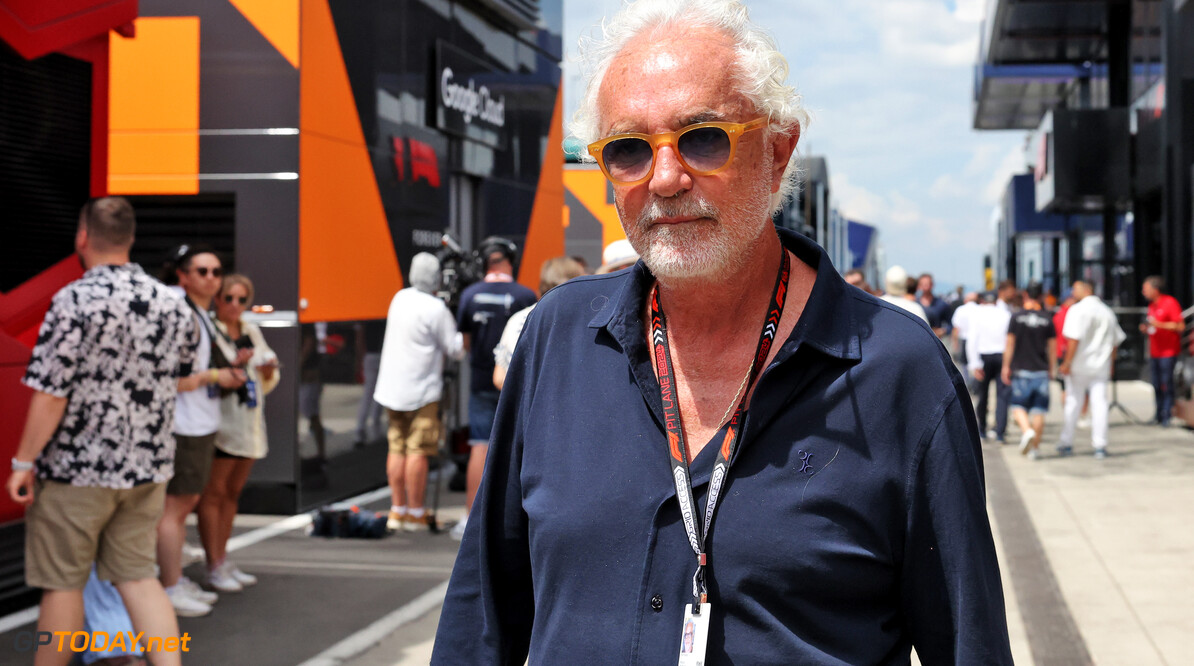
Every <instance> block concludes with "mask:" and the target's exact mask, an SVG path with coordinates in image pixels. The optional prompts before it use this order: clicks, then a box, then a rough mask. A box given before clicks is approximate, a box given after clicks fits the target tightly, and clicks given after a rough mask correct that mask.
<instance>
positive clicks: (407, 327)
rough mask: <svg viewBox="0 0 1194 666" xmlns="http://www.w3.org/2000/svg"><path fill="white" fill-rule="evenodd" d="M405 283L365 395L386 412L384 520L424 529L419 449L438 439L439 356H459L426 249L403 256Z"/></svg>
mask: <svg viewBox="0 0 1194 666" xmlns="http://www.w3.org/2000/svg"><path fill="white" fill-rule="evenodd" d="M410 284H411V286H409V287H407V288H406V289H402V290H400V291H399V292H398V293H397V294H394V298H393V300H391V301H390V311H389V313H388V315H387V317H386V335H385V341H384V342H383V343H382V347H381V365H380V369H379V370H378V375H377V388H376V389H375V390H374V393H373V399H374V400H376V401H377V402H378V404H380V405H382V406H383V407H385V408H386V413H387V414H388V416H389V429H388V431H387V433H386V435H387V438H388V439H389V444H390V452H389V455H387V456H386V476H387V477H388V479H389V482H390V515H389V519H388V520H387V521H386V527H388V528H389V529H391V530H397V529H403V530H406V531H408V532H414V531H418V530H425V529H427V528H428V526H429V525H430V522H431V520H432V517H431V516H428V515H427V513H426V510H425V509H424V508H423V495H424V494H425V491H426V489H427V467H428V466H427V456H434V455H435V454H436V452H437V450H438V447H439V435H440V415H439V400H440V397H441V395H442V393H443V390H444V377H443V375H444V357H446V356H450V357H452V358H455V359H460V358H463V356H464V342H463V337H462V336H461V335H460V333H458V332H457V331H456V319H455V318H454V317H453V316H452V313H451V312H450V311H449V310H448V306H447V305H446V304H444V302H443V301H441V300H440V299H438V298H436V297H435V295H434V294H435V290H436V289H437V288H438V287H439V260H438V259H436V258H435V257H434V256H433V255H430V254H428V253H426V252H420V253H419V254H416V255H415V256H414V259H412V260H411V262H410Z"/></svg>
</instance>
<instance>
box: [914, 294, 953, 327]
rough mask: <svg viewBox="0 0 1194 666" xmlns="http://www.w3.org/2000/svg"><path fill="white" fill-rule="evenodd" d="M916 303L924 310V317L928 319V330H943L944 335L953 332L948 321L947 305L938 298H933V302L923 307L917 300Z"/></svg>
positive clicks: (948, 311) (951, 324)
mask: <svg viewBox="0 0 1194 666" xmlns="http://www.w3.org/2000/svg"><path fill="white" fill-rule="evenodd" d="M916 302H917V303H920V305H921V307H923V308H924V309H925V316H926V317H928V318H929V327H930V328H944V329H945V332H946V333H949V332H950V331H951V330H953V323H952V322H951V321H950V320H949V314H950V310H949V303H946V302H945V301H943V300H941V298H940V297H937V296H934V297H933V302H932V303H930V304H929V305H925V304H924V303H922V302H921V300H920V299H919V298H918V299H916Z"/></svg>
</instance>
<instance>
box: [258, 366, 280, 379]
mask: <svg viewBox="0 0 1194 666" xmlns="http://www.w3.org/2000/svg"><path fill="white" fill-rule="evenodd" d="M277 367H278V364H277V363H276V362H271V363H263V364H261V365H259V366H257V374H258V375H260V376H261V381H263V382H268V381H269V380H271V379H273V378H274V370H275V369H277Z"/></svg>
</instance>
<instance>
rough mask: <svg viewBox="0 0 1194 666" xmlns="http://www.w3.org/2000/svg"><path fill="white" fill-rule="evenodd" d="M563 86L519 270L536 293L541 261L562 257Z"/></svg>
mask: <svg viewBox="0 0 1194 666" xmlns="http://www.w3.org/2000/svg"><path fill="white" fill-rule="evenodd" d="M563 104H564V86H563V85H562V84H561V85H560V87H559V88H558V89H557V92H556V106H555V110H554V111H552V114H551V127H550V129H548V131H547V150H546V151H545V152H544V155H543V163H542V164H543V166H542V167H541V170H540V171H539V189H537V190H536V191H535V204H534V206H533V207H532V208H531V222H530V224H529V225H528V226H527V240H526V247H525V248H523V253H522V263H521V265H520V266H519V268H518V281H519V282H521V283H522V284H523V285H525V286H527V287H529V288H531V289H534V290H536V291H538V289H539V271H540V270H541V269H542V267H543V262H545V261H547V260H548V259H552V258H555V257H559V256H563V254H564V130H563V120H562V119H563Z"/></svg>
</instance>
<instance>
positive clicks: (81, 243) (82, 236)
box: [75, 224, 87, 252]
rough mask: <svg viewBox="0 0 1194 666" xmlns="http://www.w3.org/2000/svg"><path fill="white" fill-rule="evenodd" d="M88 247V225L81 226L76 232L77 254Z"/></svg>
mask: <svg viewBox="0 0 1194 666" xmlns="http://www.w3.org/2000/svg"><path fill="white" fill-rule="evenodd" d="M86 247H87V225H85V224H80V225H79V228H78V229H77V230H76V231H75V252H82V251H83V249H84V248H86Z"/></svg>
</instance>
